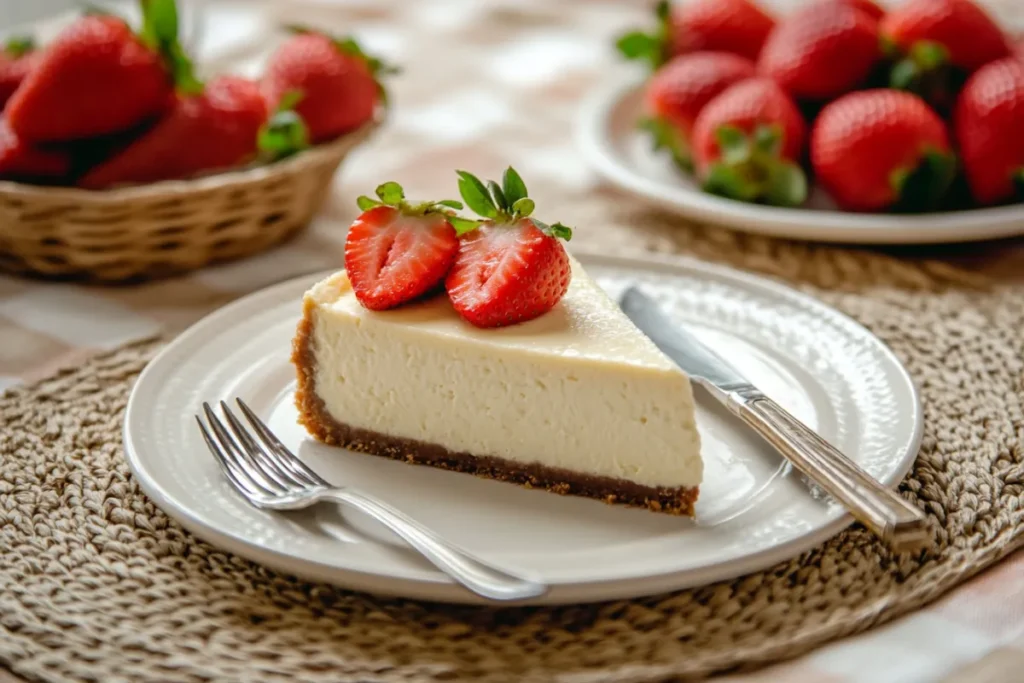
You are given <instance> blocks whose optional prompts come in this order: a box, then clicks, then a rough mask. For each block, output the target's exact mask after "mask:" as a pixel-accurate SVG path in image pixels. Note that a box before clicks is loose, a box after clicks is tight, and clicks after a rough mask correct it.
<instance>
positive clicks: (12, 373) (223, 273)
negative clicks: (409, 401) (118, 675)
mask: <svg viewBox="0 0 1024 683" xmlns="http://www.w3.org/2000/svg"><path fill="white" fill-rule="evenodd" d="M54 2H56V3H57V5H59V4H60V0H48V3H49V4H50V5H52V4H54ZM44 4H46V3H44ZM772 4H774V5H775V6H776V7H778V8H781V9H785V8H787V7H789V6H792V5H795V4H799V3H798V2H797V0H786V1H783V0H775V2H773V3H772ZM989 6H990V7H991V8H992V10H993V12H994V13H995V14H996V15H997V16H998V17H999V18H1000V19H1001V20H1003V21H1006V22H1013V23H1016V24H1017V25H1021V23H1022V21H1024V5H1021V4H1020V0H990V2H989ZM195 8H198V9H200V10H201V12H200V13H198V14H195V13H190V14H189V22H188V23H189V27H190V31H192V33H191V35H190V40H191V41H192V42H193V43H194V45H195V47H196V49H197V50H198V53H199V55H200V58H201V59H202V60H203V61H204V63H206V64H207V68H208V69H210V70H221V69H230V70H234V71H238V72H242V73H254V72H256V71H257V70H258V69H259V66H260V63H261V60H262V59H263V58H264V56H265V54H266V53H267V51H268V50H269V49H270V48H271V47H272V46H273V44H274V42H275V41H276V40H278V39H279V36H278V34H277V33H276V32H275V31H274V30H273V27H274V26H275V25H276V24H277V23H279V22H281V21H282V20H284V19H287V20H289V21H296V20H302V21H304V22H307V23H312V24H315V25H319V26H323V27H328V28H331V29H332V30H335V31H338V32H352V33H354V34H355V35H357V36H358V37H359V39H360V40H361V41H362V42H363V43H364V45H365V47H366V48H367V49H368V50H370V51H373V52H376V53H379V54H380V55H382V56H384V57H386V58H387V59H388V60H389V61H393V62H395V63H398V64H401V65H402V67H403V69H404V73H403V74H402V75H401V76H400V77H398V78H396V79H395V82H394V85H393V99H394V111H393V114H392V116H391V118H390V120H389V121H388V123H387V125H386V127H385V129H384V130H383V131H382V132H381V133H380V134H379V135H377V136H376V137H375V138H374V139H373V140H372V142H371V143H370V144H368V145H366V146H365V147H363V148H362V149H360V150H359V151H358V152H357V153H355V154H354V155H353V156H352V157H351V158H350V159H349V160H348V161H347V162H346V163H345V165H344V167H343V169H342V170H341V172H340V173H339V174H338V176H337V178H336V182H335V187H334V192H333V195H332V197H331V199H330V200H329V201H328V204H327V205H326V206H325V207H324V210H323V212H322V215H321V216H320V218H318V219H317V220H316V222H315V223H314V224H313V225H312V226H310V229H309V230H308V231H307V232H306V233H305V234H304V235H303V236H302V237H301V238H299V239H298V240H296V241H294V242H291V243H289V244H288V245H286V246H283V247H281V248H279V249H276V250H274V251H273V252H271V253H268V254H265V255H262V256H259V257H256V258H252V259H249V260H246V261H243V262H238V263H232V264H227V265H223V266H219V267H215V268H209V269H206V270H204V271H202V272H199V273H195V274H193V275H190V276H188V277H182V278H177V279H171V280H164V281H159V282H153V283H149V284H143V285H138V286H132V287H120V288H113V287H88V286H79V285H68V284H50V283H44V282H38V281H29V280H23V279H15V278H10V277H0V388H3V387H6V386H12V385H15V384H18V383H22V382H31V381H33V380H36V379H39V378H41V377H43V376H45V375H47V374H49V373H51V372H52V371H54V370H55V369H56V368H58V367H60V366H65V365H68V364H74V363H77V362H79V361H80V360H81V359H83V358H85V357H87V356H89V355H91V354H93V353H95V352H97V351H99V350H102V349H108V348H112V347H116V346H118V345H120V344H122V343H124V342H127V341H130V340H133V339H137V338H142V337H148V336H150V335H153V334H156V333H160V332H171V333H173V332H177V331H180V330H182V329H184V328H185V327H186V326H188V325H189V324H190V323H192V322H194V321H195V320H196V319H198V318H199V317H201V316H202V315H204V314H205V313H207V312H209V311H211V310H213V309H215V308H217V307H219V306H221V305H222V304H224V303H226V302H228V301H230V300H232V299H233V298H236V297H238V296H240V295H242V294H245V293H247V292H252V291H255V290H257V289H260V288H262V287H264V286H266V285H269V284H272V283H274V282H277V281H280V280H283V279H287V278H289V277H292V276H295V275H298V274H301V273H306V272H311V271H316V270H320V269H325V268H333V267H336V266H338V264H339V263H340V262H341V248H342V247H341V245H342V242H343V239H344V234H345V229H346V226H347V221H348V220H350V219H351V218H352V217H353V215H354V214H355V211H356V209H355V203H354V198H355V197H356V195H357V194H361V193H365V192H367V191H368V190H370V189H372V187H373V186H374V185H376V184H377V183H379V182H381V181H383V180H387V179H395V180H399V181H400V182H402V183H403V185H405V186H406V188H407V190H408V191H409V192H410V193H411V194H415V195H416V196H421V197H436V198H440V197H442V196H448V195H452V194H454V187H455V183H454V175H453V173H452V169H454V168H467V169H471V170H474V171H478V172H480V173H483V174H486V175H488V176H494V175H496V174H498V173H500V171H501V169H502V168H504V166H505V165H507V164H509V163H511V164H513V165H514V166H516V168H517V169H519V170H520V171H521V173H522V174H523V176H524V177H525V178H527V180H528V182H529V183H530V186H531V194H534V195H536V196H537V203H538V205H545V206H549V207H551V206H554V207H557V202H558V201H559V200H560V199H561V198H569V199H571V198H572V197H573V196H576V195H579V194H580V193H582V192H584V191H587V190H590V189H592V188H593V187H594V186H595V185H597V184H598V179H597V178H596V176H595V175H594V174H593V173H592V172H591V171H590V170H589V169H588V168H587V166H586V165H585V163H584V162H583V160H582V159H581V158H580V155H579V154H578V153H577V151H576V149H575V146H574V145H575V143H574V139H573V132H574V126H573V122H574V119H575V117H576V116H577V114H578V110H579V104H580V101H581V98H583V97H584V96H585V95H586V93H587V92H588V91H589V89H591V88H592V87H593V86H595V85H596V84H598V83H599V82H600V80H601V78H602V75H603V74H605V73H607V70H608V68H610V67H612V66H614V64H615V62H616V58H615V56H614V54H613V53H612V51H611V49H610V47H609V45H610V43H611V40H612V38H613V36H614V35H615V34H616V33H618V32H619V31H621V30H622V29H623V28H624V27H628V26H631V25H636V24H637V23H639V22H644V21H646V19H647V13H648V6H647V3H646V2H641V1H635V2H629V1H627V0H620V1H603V2H602V1H598V0H591V1H588V0H576V1H572V0H522V1H518V2H517V1H515V0H497V1H490V2H477V1H474V0H431V1H429V2H428V1H421V2H401V1H400V0H388V1H381V0H362V1H345V2H342V1H337V0H321V1H318V2H312V1H308V2H299V1H298V0H290V1H288V2H276V3H272V2H267V3H261V2H234V1H228V0H217V1H214V0H202V1H201V2H196V3H192V6H191V7H190V8H189V9H190V10H192V9H195ZM17 9H18V11H19V16H18V18H19V19H21V18H23V17H24V16H26V14H27V10H26V6H22V5H20V4H19V6H18V8H17ZM45 9H47V11H49V10H50V9H51V8H50V7H46V8H45ZM5 11H8V12H9V11H10V9H9V8H8V9H7V10H5V9H4V8H2V7H0V20H2V19H3V18H4V12H5ZM12 16H13V15H12ZM192 17H198V19H199V20H198V21H197V22H193V21H191V19H192ZM2 25H3V23H0V26H2ZM556 218H557V217H556ZM587 232H588V231H587V230H586V229H583V230H579V231H578V232H577V237H576V238H575V239H574V243H581V244H583V245H586V244H587V243H588V241H589V239H590V238H588V236H587ZM623 239H628V237H623ZM604 243H605V244H607V241H605V242H604ZM641 246H642V245H641ZM1005 248H1007V249H1011V248H1012V249H1020V248H1021V247H1020V243H1010V244H1007V245H1006V247H1005ZM1021 254H1022V255H1021V258H1020V260H1019V261H1016V263H1017V264H1018V269H1019V270H1020V271H1022V272H1024V250H1022V252H1021ZM5 676H10V674H3V673H2V672H0V681H4V680H5ZM10 680H12V681H13V680H16V679H14V678H13V677H12V678H10ZM723 680H729V681H734V682H735V683H741V682H742V683H753V682H754V681H763V682H765V683H767V682H769V681H772V682H775V681H779V682H781V681H786V682H793V683H796V682H808V683H809V682H812V681H813V682H814V683H917V682H921V683H924V682H926V681H928V682H930V681H948V682H953V681H957V682H959V681H964V682H966V681H970V682H972V683H986V682H989V681H993V682H994V681H1000V682H1003V681H1020V680H1024V555H1021V554H1020V553H1018V554H1017V555H1016V556H1014V557H1011V558H1010V559H1008V560H1007V561H1005V562H1003V563H1002V564H1001V565H999V566H997V567H996V568H995V569H992V570H990V571H988V572H986V573H985V574H983V575H982V576H981V577H979V578H977V579H975V580H974V581H972V582H970V583H968V584H967V585H965V586H963V587H961V588H960V589H959V590H957V591H955V592H954V593H952V594H951V595H949V596H947V597H946V598H944V599H942V600H940V601H939V602H937V603H935V604H934V605H932V606H931V607H929V608H928V609H925V610H922V611H920V612H918V613H916V614H914V615H912V616H909V617H907V618H904V619H900V620H899V621H896V622H894V623H892V624H890V625H888V626H885V627H882V628H879V629H876V630H874V631H871V632H869V633H867V634H864V635H862V636H859V637H855V638H850V639H847V640H844V641H841V642H837V643H833V644H831V645H829V646H827V647H824V648H822V649H820V650H818V651H816V652H814V653H812V654H810V655H808V656H805V657H803V658H801V659H799V660H797V661H794V662H789V663H785V664H782V665H778V666H775V667H773V668H771V669H768V670H763V671H761V672H758V673H755V674H748V675H743V676H733V677H728V678H727V679H723Z"/></svg>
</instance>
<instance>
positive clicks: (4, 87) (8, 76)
mask: <svg viewBox="0 0 1024 683" xmlns="http://www.w3.org/2000/svg"><path fill="white" fill-rule="evenodd" d="M40 54H41V53H40V52H38V51H37V50H36V49H35V43H34V42H33V40H32V39H31V38H11V39H10V40H8V41H7V44H6V45H4V46H3V48H2V49H0V109H3V107H4V104H6V103H7V100H9V99H10V98H11V95H13V94H14V91H15V90H17V89H18V86H20V85H21V82H22V81H23V80H25V77H26V76H28V74H29V72H30V71H32V69H34V68H35V65H36V62H37V61H39V56H40Z"/></svg>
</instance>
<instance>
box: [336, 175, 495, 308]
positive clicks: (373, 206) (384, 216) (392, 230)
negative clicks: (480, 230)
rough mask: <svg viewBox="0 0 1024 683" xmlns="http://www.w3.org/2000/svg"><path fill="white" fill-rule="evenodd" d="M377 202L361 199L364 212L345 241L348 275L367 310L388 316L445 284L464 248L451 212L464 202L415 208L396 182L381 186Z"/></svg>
mask: <svg viewBox="0 0 1024 683" xmlns="http://www.w3.org/2000/svg"><path fill="white" fill-rule="evenodd" d="M376 194H377V198H378V199H372V198H370V197H366V196H362V197H359V199H358V202H357V203H358V205H359V208H360V209H362V210H363V212H362V213H361V214H360V215H359V217H358V218H356V220H355V222H353V223H352V225H351V227H350V228H349V231H348V237H347V238H346V239H345V271H346V272H347V273H348V279H349V282H351V283H352V290H353V292H354V293H355V295H356V299H358V300H359V303H361V304H362V305H363V306H365V307H366V308H369V309H371V310H374V311H383V310H386V309H389V308H394V307H396V306H399V305H401V304H404V303H406V302H408V301H412V300H414V299H417V298H419V297H421V296H423V295H425V294H427V293H429V292H431V291H432V290H434V289H435V288H437V287H438V286H439V285H440V284H441V283H442V282H443V281H444V277H445V275H447V274H448V270H449V269H450V268H451V266H452V263H453V262H454V261H455V255H456V252H457V251H458V249H459V238H458V235H457V233H456V230H455V227H454V225H453V223H455V224H458V225H460V226H462V227H464V228H465V227H473V225H475V224H474V223H472V222H471V221H470V222H466V221H460V219H458V217H456V216H454V214H453V212H452V211H451V209H461V208H462V204H461V203H460V202H457V201H454V200H450V199H446V200H442V201H439V202H419V203H416V204H410V203H408V202H407V201H406V200H405V192H404V191H403V190H402V186H401V185H399V184H398V183H395V182H388V183H384V184H383V185H380V186H378V187H377V191H376Z"/></svg>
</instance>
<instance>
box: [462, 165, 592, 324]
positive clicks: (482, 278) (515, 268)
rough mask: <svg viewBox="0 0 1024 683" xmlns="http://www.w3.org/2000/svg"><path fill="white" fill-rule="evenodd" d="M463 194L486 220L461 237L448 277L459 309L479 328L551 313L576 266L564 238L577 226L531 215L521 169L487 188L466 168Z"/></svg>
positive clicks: (531, 204)
mask: <svg viewBox="0 0 1024 683" xmlns="http://www.w3.org/2000/svg"><path fill="white" fill-rule="evenodd" d="M458 174H459V192H460V194H461V195H462V199H463V200H464V201H465V202H466V205H467V206H469V208H470V209H472V210H473V211H475V212H476V213H477V214H478V215H480V216H481V217H483V219H484V220H483V221H481V222H480V223H479V225H478V226H477V227H476V228H475V229H472V230H470V231H469V232H468V233H467V234H466V235H465V236H464V237H463V238H462V240H461V241H460V243H459V251H458V255H457V256H456V258H455V264H454V265H453V266H452V269H451V271H450V272H449V273H448V277H447V278H446V280H445V287H446V289H447V290H448V297H449V298H450V299H451V302H452V306H454V308H455V310H456V311H457V312H458V313H459V315H461V316H462V317H463V318H464V319H465V320H467V321H468V322H469V323H471V324H473V325H476V326H477V327H502V326H506V325H514V324H516V323H521V322H525V321H527V320H532V319H533V318H536V317H538V316H541V315H543V314H544V313H547V312H548V311H550V310H551V309H552V308H554V307H555V305H556V304H557V303H558V302H559V301H560V300H561V299H562V297H563V296H564V295H565V292H566V290H568V288H569V280H570V279H571V277H572V267H571V266H570V264H569V255H568V254H567V253H566V251H565V247H563V246H562V243H561V242H560V241H559V238H562V239H566V240H568V239H570V238H571V237H572V230H571V229H570V228H568V227H566V226H564V225H562V224H561V223H555V224H554V225H547V224H545V223H542V222H541V221H539V220H537V219H536V218H531V217H530V214H531V213H533V209H534V203H533V200H532V199H530V198H529V196H528V195H527V192H526V185H525V183H523V179H522V178H521V177H520V176H519V174H518V173H516V171H515V169H513V168H512V167H509V168H508V169H506V171H505V174H504V176H503V178H502V184H501V185H498V183H496V182H494V181H493V180H491V181H488V182H487V184H486V185H485V184H484V183H483V182H482V181H481V180H480V179H479V178H477V177H476V176H474V175H472V174H471V173H467V172H465V171H459V172H458Z"/></svg>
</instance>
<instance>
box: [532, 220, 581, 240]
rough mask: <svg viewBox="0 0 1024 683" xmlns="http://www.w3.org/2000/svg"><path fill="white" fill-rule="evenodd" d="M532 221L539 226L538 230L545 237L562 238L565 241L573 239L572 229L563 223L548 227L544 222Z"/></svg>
mask: <svg viewBox="0 0 1024 683" xmlns="http://www.w3.org/2000/svg"><path fill="white" fill-rule="evenodd" d="M530 221H531V222H532V223H533V224H534V225H536V226H537V229H538V230H540V231H541V232H543V233H544V234H545V235H550V236H551V237H560V238H561V239H563V240H566V241H568V240H571V239H572V228H570V227H569V226H567V225H562V224H561V223H555V224H554V225H548V224H547V223H545V222H543V221H539V220H537V219H536V218H531V219H530Z"/></svg>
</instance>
